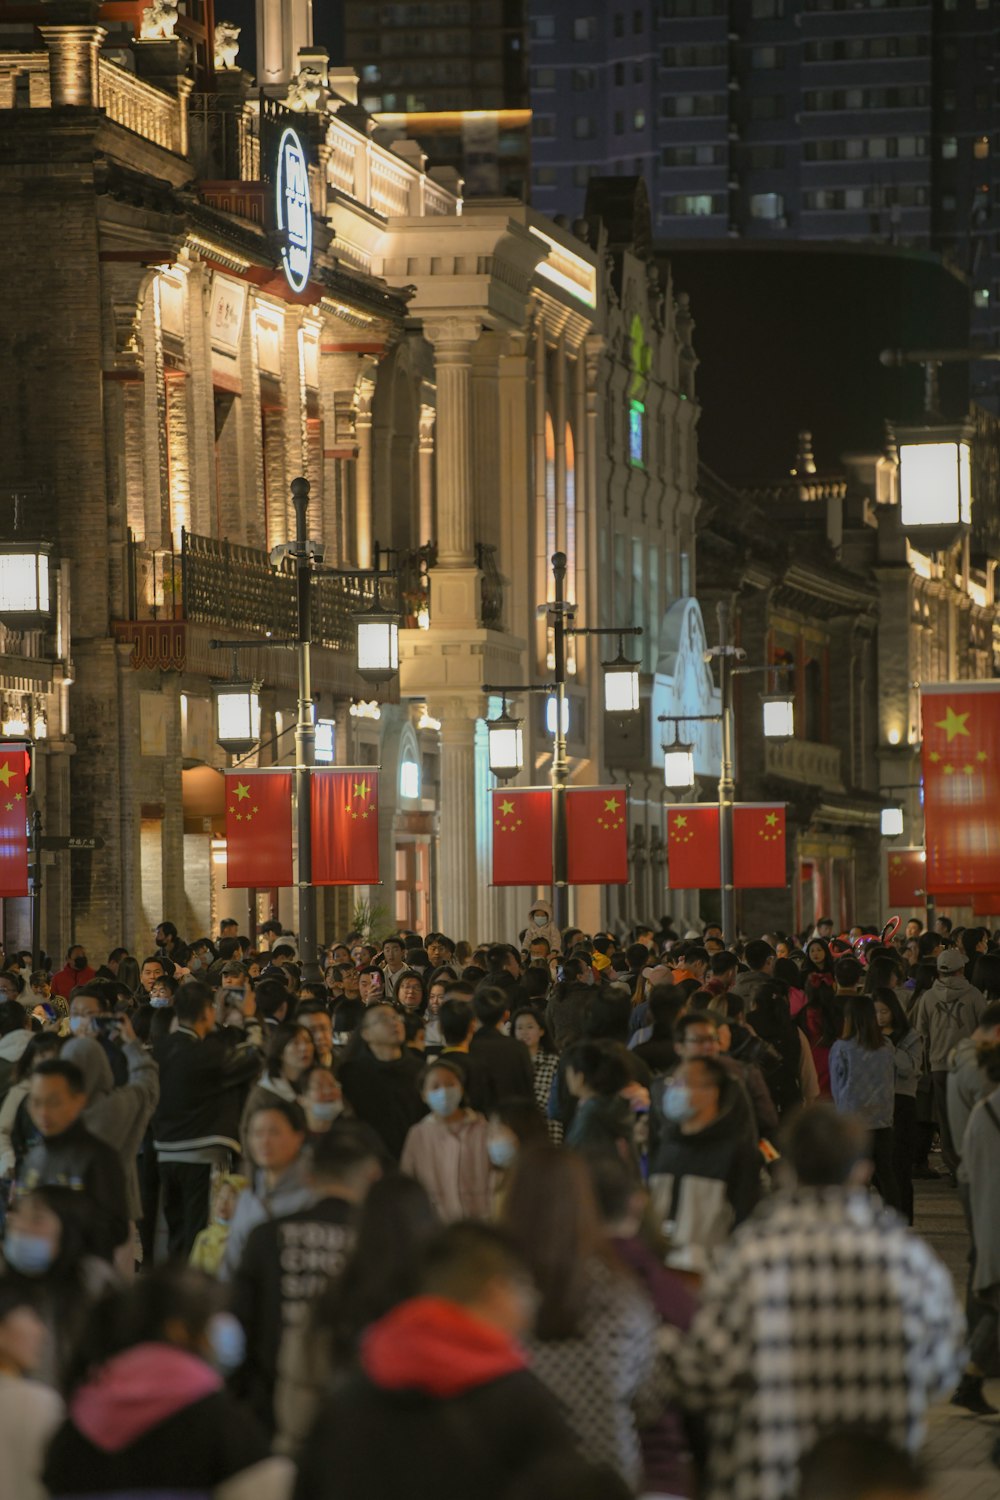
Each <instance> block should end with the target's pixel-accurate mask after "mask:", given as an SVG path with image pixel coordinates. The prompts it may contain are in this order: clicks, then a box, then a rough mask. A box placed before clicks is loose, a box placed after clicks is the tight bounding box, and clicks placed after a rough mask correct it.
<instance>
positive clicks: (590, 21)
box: [573, 16, 597, 42]
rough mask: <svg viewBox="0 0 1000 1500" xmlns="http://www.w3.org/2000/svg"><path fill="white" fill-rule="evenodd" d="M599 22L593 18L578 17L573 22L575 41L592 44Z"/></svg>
mask: <svg viewBox="0 0 1000 1500" xmlns="http://www.w3.org/2000/svg"><path fill="white" fill-rule="evenodd" d="M596 28H597V22H596V21H595V20H594V17H593V16H577V18H576V20H575V21H574V22H573V40H574V41H576V42H592V41H593V40H594V32H595V30H596Z"/></svg>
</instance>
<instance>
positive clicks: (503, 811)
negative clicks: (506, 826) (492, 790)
mask: <svg viewBox="0 0 1000 1500" xmlns="http://www.w3.org/2000/svg"><path fill="white" fill-rule="evenodd" d="M513 811H514V804H513V802H506V801H505V802H501V804H500V816H501V817H502V818H505V817H506V816H507V814H508V813H512V812H513Z"/></svg>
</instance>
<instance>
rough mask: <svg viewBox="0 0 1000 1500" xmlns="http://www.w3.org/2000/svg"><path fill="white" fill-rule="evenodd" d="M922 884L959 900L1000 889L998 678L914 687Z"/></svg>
mask: <svg viewBox="0 0 1000 1500" xmlns="http://www.w3.org/2000/svg"><path fill="white" fill-rule="evenodd" d="M920 711H921V725H922V735H923V772H924V837H925V841H926V848H927V864H926V866H925V871H926V879H925V881H924V885H925V887H926V889H927V890H928V891H929V892H930V893H931V894H932V895H934V896H944V897H947V898H948V899H951V900H956V901H957V900H960V899H961V898H962V897H964V896H972V895H973V894H975V893H983V892H993V891H1000V682H954V683H935V684H934V685H933V686H926V687H924V689H923V691H922V693H921V703H920Z"/></svg>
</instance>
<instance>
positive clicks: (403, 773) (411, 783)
mask: <svg viewBox="0 0 1000 1500" xmlns="http://www.w3.org/2000/svg"><path fill="white" fill-rule="evenodd" d="M399 795H400V796H401V797H406V798H408V799H410V800H414V801H415V800H416V798H417V797H419V796H420V767H419V766H418V765H417V763H416V761H415V760H404V761H402V762H401V763H400V767H399Z"/></svg>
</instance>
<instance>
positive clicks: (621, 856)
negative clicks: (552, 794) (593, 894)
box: [566, 786, 628, 885]
mask: <svg viewBox="0 0 1000 1500" xmlns="http://www.w3.org/2000/svg"><path fill="white" fill-rule="evenodd" d="M566 878H567V880H568V882H569V884H570V885H627V884H628V795H627V793H626V792H625V791H624V789H623V788H622V787H617V786H598V787H573V788H570V789H569V790H568V791H567V793H566Z"/></svg>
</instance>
